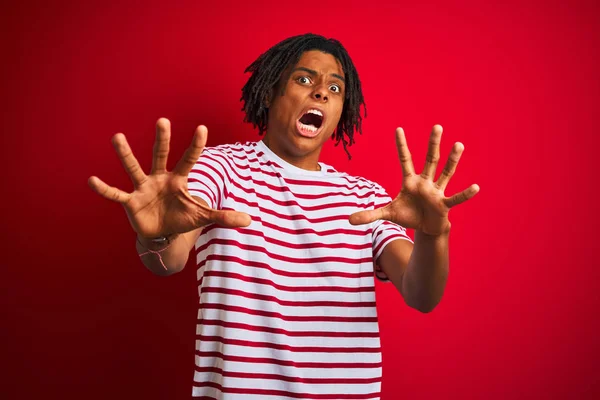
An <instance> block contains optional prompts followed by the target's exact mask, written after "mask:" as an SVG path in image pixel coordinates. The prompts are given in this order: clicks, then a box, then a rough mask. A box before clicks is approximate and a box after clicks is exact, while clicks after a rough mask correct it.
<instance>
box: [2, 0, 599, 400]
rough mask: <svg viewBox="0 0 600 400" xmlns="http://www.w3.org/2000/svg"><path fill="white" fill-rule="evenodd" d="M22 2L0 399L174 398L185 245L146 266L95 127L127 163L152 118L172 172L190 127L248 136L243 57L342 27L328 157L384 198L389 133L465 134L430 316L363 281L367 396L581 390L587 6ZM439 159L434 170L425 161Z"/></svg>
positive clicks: (590, 161) (590, 363)
mask: <svg viewBox="0 0 600 400" xmlns="http://www.w3.org/2000/svg"><path fill="white" fill-rule="evenodd" d="M119 3H120V2H115V1H113V2H106V1H104V2H95V3H93V4H92V3H89V2H85V3H84V2H73V3H72V4H68V3H64V2H53V4H46V3H42V2H40V3H38V4H33V3H31V2H19V3H18V4H16V5H15V4H13V5H12V6H10V7H3V11H2V12H1V13H0V14H1V15H2V16H1V18H2V20H1V21H0V22H1V25H0V26H1V27H2V28H0V29H2V34H1V35H0V36H1V37H2V39H0V40H2V49H3V50H2V53H3V54H2V58H3V61H2V63H1V64H2V65H1V67H0V68H1V69H2V70H1V71H0V72H2V75H1V76H2V100H1V101H2V107H1V110H2V114H3V117H2V131H3V134H2V141H3V146H2V150H1V151H2V160H3V163H4V164H3V165H4V173H3V174H2V177H3V188H2V189H3V190H2V192H3V195H2V199H3V203H4V206H3V211H4V212H3V217H2V221H3V222H2V240H1V246H2V262H1V265H2V274H1V277H0V289H1V290H0V302H1V303H0V304H1V305H2V308H1V312H2V314H1V317H2V329H1V330H0V346H1V349H0V354H2V356H1V359H2V364H3V371H2V373H1V374H0V397H2V398H3V399H37V398H53V399H54V398H61V399H75V398H79V399H106V398H131V399H142V398H144V399H185V398H188V397H189V395H190V394H191V386H192V376H193V349H194V325H195V315H196V306H197V290H196V281H195V272H194V267H193V265H192V264H191V263H190V264H188V266H187V268H186V269H185V270H184V271H183V272H182V273H180V274H178V275H175V276H172V277H169V278H159V277H156V276H153V275H152V274H151V273H149V272H148V271H146V270H145V268H144V267H143V265H142V264H141V263H140V261H139V260H138V257H137V255H136V253H135V247H134V241H135V235H134V233H133V231H132V229H131V228H130V226H129V223H128V221H127V218H126V216H125V213H124V212H123V210H122V208H121V206H119V205H118V204H116V203H112V202H109V201H107V200H104V199H102V198H100V197H99V196H97V195H95V194H94V193H93V192H92V191H91V190H90V189H89V188H88V187H87V183H86V181H87V178H88V177H89V176H90V175H97V176H99V177H100V178H102V179H103V180H105V181H106V182H108V183H109V184H112V185H115V186H117V187H120V188H122V189H124V190H131V188H132V186H131V183H130V182H129V180H128V177H127V175H126V174H125V172H124V171H123V170H122V167H121V165H120V163H119V161H118V159H117V157H116V155H115V153H114V150H113V148H112V146H111V144H110V138H111V136H112V135H113V134H115V133H117V132H124V133H125V134H126V135H127V138H128V140H129V142H130V144H131V147H132V149H133V150H134V153H135V154H136V155H137V157H138V159H139V160H140V162H141V163H142V166H143V167H144V168H145V170H146V171H148V170H149V167H150V162H151V152H152V145H153V141H154V123H155V121H156V120H157V119H158V118H159V117H161V116H164V117H167V118H169V119H170V120H171V122H172V126H173V136H172V145H171V158H170V160H169V166H170V167H172V166H173V165H174V163H175V162H176V160H177V159H179V157H180V156H181V155H182V154H183V151H184V149H185V148H186V147H187V146H188V145H189V143H190V140H191V137H192V133H193V130H194V128H195V127H196V126H197V125H198V124H205V125H207V126H208V128H209V144H210V145H215V144H220V143H226V142H232V141H246V140H255V139H257V138H258V136H257V134H256V132H255V131H253V130H252V128H251V126H249V125H247V124H243V123H242V117H243V116H242V113H241V111H240V108H241V103H239V101H238V99H239V98H240V95H241V91H240V89H241V87H242V85H243V84H244V82H245V79H247V76H245V75H244V74H243V70H244V68H245V67H246V66H247V65H249V64H250V63H251V62H252V61H253V60H254V59H255V58H256V57H257V56H258V55H259V54H260V53H261V52H263V51H265V50H266V49H267V48H269V47H270V46H272V45H273V44H275V43H276V42H278V41H280V40H282V39H284V38H286V37H288V36H291V35H295V34H299V33H305V32H309V31H310V32H315V33H320V34H323V35H326V36H330V37H335V38H338V39H340V40H341V41H342V43H344V45H345V46H346V48H347V49H348V51H349V52H350V54H351V56H352V57H353V59H354V61H355V64H356V66H357V68H358V71H359V73H360V76H361V79H362V82H363V87H364V93H365V96H366V100H367V105H368V112H369V113H368V118H367V119H366V120H365V123H364V135H363V136H361V137H358V138H357V144H356V146H354V147H352V149H351V150H352V154H353V159H352V160H351V161H347V160H346V159H345V156H344V153H343V150H342V149H341V148H334V147H333V146H331V145H327V146H326V147H327V148H326V149H325V151H324V154H323V161H325V162H327V163H331V164H333V165H335V166H336V167H337V168H338V169H340V170H345V171H347V172H349V173H352V174H356V175H362V176H365V177H367V178H370V179H373V180H376V181H378V182H379V183H381V184H382V185H383V186H384V187H386V188H387V189H388V191H389V192H390V193H391V194H392V195H394V194H395V193H396V192H397V191H398V189H399V187H400V178H401V174H400V166H399V163H398V161H397V157H396V150H395V146H394V128H395V127H396V126H402V127H404V129H405V132H406V135H407V138H408V142H409V146H410V148H411V150H412V153H413V157H414V159H415V164H416V167H417V169H418V170H420V168H421V167H422V165H423V160H424V156H425V152H426V145H427V139H428V135H429V131H430V129H431V126H432V125H433V124H435V123H440V124H442V125H443V126H444V129H445V132H444V136H443V143H442V156H443V159H444V160H445V158H446V156H447V154H448V152H449V150H450V148H451V146H452V144H453V143H454V142H456V141H461V142H463V143H464V145H465V147H466V150H465V152H464V154H463V158H462V160H461V163H460V165H459V168H458V170H457V174H456V175H455V177H454V178H453V180H452V182H451V184H450V186H449V188H448V191H447V193H448V194H451V193H455V192H456V191H459V190H462V189H463V188H465V187H467V186H468V185H470V184H471V183H478V184H479V185H480V186H481V193H480V194H478V195H477V196H476V197H475V198H474V199H473V200H471V201H469V202H468V203H467V204H464V205H461V206H459V207H458V208H456V209H455V210H453V211H452V212H451V214H450V217H451V221H452V223H453V228H452V235H451V273H450V278H449V281H448V286H447V289H446V294H445V296H444V299H443V301H442V303H441V304H440V306H439V307H438V308H437V309H436V310H435V311H434V312H433V313H431V314H419V313H418V312H416V311H414V310H412V309H409V308H408V307H407V306H406V305H404V303H403V301H402V300H401V298H400V296H399V294H398V293H397V292H396V291H395V290H394V288H393V287H392V286H391V285H380V284H378V286H377V296H378V303H379V311H380V322H381V334H382V345H383V352H384V353H383V357H384V379H383V399H384V400H392V399H401V398H405V399H413V400H415V399H434V398H435V399H530V398H544V399H567V398H577V399H592V398H600V365H599V359H600V351H599V350H600V349H599V345H598V340H597V332H596V326H597V322H598V306H599V305H600V301H599V294H598V293H599V289H600V283H599V281H600V272H599V267H600V266H599V262H598V254H597V249H596V247H595V245H596V242H597V238H598V233H597V231H598V222H599V221H598V219H599V218H598V210H597V208H596V206H595V202H594V201H593V200H594V196H595V194H594V193H595V187H596V186H597V184H598V174H597V172H596V170H595V161H596V159H595V158H596V157H597V148H598V144H599V139H598V132H597V126H598V123H597V122H596V118H595V117H596V116H597V115H598V109H599V108H598V105H599V97H600V78H599V74H598V61H599V55H598V54H599V52H598V48H599V47H600V34H599V30H600V29H599V23H600V13H599V11H598V7H597V5H596V4H595V2H594V1H589V2H581V1H570V2H569V1H561V2H558V1H552V2H540V3H532V2H527V3H525V2H514V3H509V2H503V3H502V4H493V5H492V4H486V3H484V2H470V3H465V2H462V3H453V4H447V3H448V2H444V1H437V2H432V1H425V2H423V1H419V2H417V1H415V2H398V4H396V2H388V3H385V2H377V1H345V2H335V3H323V2H293V3H289V4H284V2H282V1H277V2H269V3H258V2H247V3H245V4H238V3H235V4H234V3H230V2H226V1H222V2H200V1H190V2H175V3H170V4H167V3H166V2H157V1H154V2H148V1H146V2H128V3H127V4H126V5H123V4H119ZM440 169H441V167H440Z"/></svg>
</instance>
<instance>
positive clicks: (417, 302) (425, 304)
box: [405, 297, 441, 314]
mask: <svg viewBox="0 0 600 400" xmlns="http://www.w3.org/2000/svg"><path fill="white" fill-rule="evenodd" d="M440 300H441V299H433V298H425V299H411V298H409V297H407V298H405V303H406V305H407V306H409V307H410V308H413V309H415V310H417V311H419V312H420V313H423V314H429V313H430V312H432V311H433V310H435V308H436V307H437V305H438V304H439V303H440Z"/></svg>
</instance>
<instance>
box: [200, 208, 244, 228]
mask: <svg viewBox="0 0 600 400" xmlns="http://www.w3.org/2000/svg"><path fill="white" fill-rule="evenodd" d="M209 219H210V221H211V222H214V223H215V224H218V225H221V226H226V227H228V228H244V227H246V226H248V225H250V224H251V223H252V217H250V215H248V214H246V213H243V212H239V211H230V210H212V211H211V212H210V216H209Z"/></svg>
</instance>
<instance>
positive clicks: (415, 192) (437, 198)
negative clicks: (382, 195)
mask: <svg viewBox="0 0 600 400" xmlns="http://www.w3.org/2000/svg"><path fill="white" fill-rule="evenodd" d="M441 137H442V127H441V126H440V125H434V127H433V130H432V132H431V136H430V139H429V148H428V151H427V159H426V162H425V167H424V168H423V172H421V174H419V175H417V174H416V173H415V168H414V166H413V162H412V158H411V155H410V151H409V150H408V146H407V144H406V138H405V136H404V131H403V130H402V128H398V129H396V146H397V147H398V155H399V157H400V165H401V166H402V189H401V190H400V193H399V194H398V196H397V197H396V198H395V199H394V200H393V201H392V202H391V203H389V204H388V205H386V206H385V207H381V208H378V209H376V210H368V211H360V212H357V213H354V214H352V215H350V223H351V224H353V225H360V224H367V223H370V222H373V221H376V220H379V219H384V220H388V221H391V222H394V223H396V224H398V225H401V226H403V227H405V228H411V229H415V230H419V231H421V232H423V233H425V234H428V235H441V234H444V233H447V232H449V230H450V221H449V220H448V213H449V211H450V209H451V208H452V207H454V206H456V205H458V204H461V203H464V202H465V201H467V200H469V199H470V198H472V197H473V196H475V195H476V194H477V193H478V192H479V186H478V185H476V184H473V185H471V186H469V187H468V188H467V189H465V190H463V191H462V192H460V193H457V194H455V195H453V196H451V197H446V196H445V195H444V190H445V189H446V186H447V185H448V182H449V181H450V178H451V177H452V175H454V171H455V170H456V166H457V165H458V161H459V160H460V156H461V154H462V152H463V150H464V146H463V144H462V143H460V142H457V143H455V144H454V146H453V147H452V152H451V153H450V156H449V157H448V161H447V162H446V165H445V167H444V170H443V171H442V173H441V175H440V176H439V178H438V180H437V181H435V182H434V178H435V172H436V169H437V165H438V162H439V159H440V141H441Z"/></svg>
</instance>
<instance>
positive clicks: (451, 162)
mask: <svg viewBox="0 0 600 400" xmlns="http://www.w3.org/2000/svg"><path fill="white" fill-rule="evenodd" d="M464 150H465V146H463V144H462V143H460V142H456V143H454V146H453V147H452V151H451V152H450V155H449V156H448V160H447V161H446V165H445V166H444V169H443V170H442V173H441V174H440V177H439V178H438V180H437V182H436V183H435V184H436V185H437V187H439V188H440V189H441V190H442V192H443V191H444V189H446V186H447V185H448V182H449V181H450V178H452V175H454V172H455V171H456V166H457V165H458V162H459V161H460V156H461V155H462V153H463V151H464Z"/></svg>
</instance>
